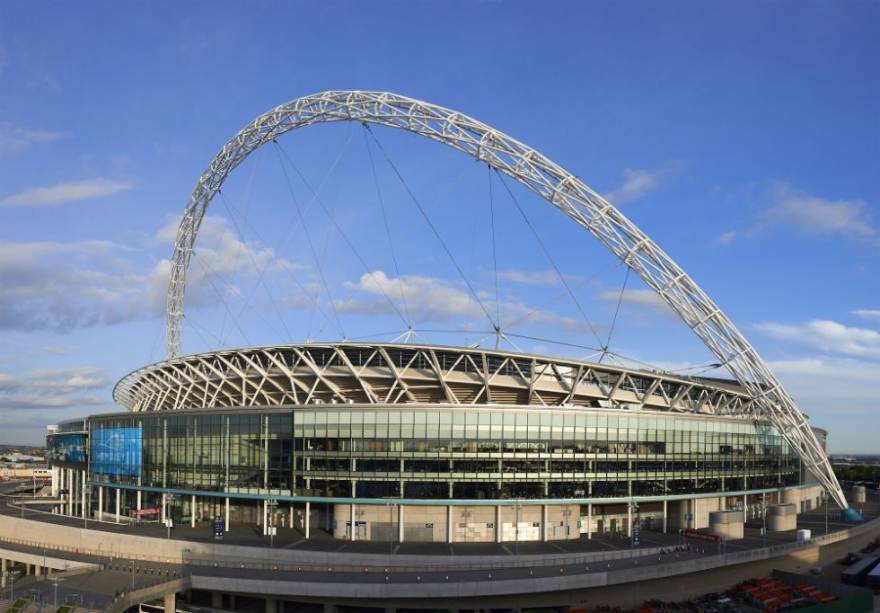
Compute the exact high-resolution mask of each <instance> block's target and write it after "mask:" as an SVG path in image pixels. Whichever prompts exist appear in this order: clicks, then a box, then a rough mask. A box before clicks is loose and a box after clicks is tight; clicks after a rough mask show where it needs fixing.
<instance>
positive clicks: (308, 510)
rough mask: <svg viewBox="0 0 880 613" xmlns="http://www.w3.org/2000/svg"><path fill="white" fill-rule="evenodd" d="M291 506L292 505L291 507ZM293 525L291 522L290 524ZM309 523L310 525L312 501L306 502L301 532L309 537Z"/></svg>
mask: <svg viewBox="0 0 880 613" xmlns="http://www.w3.org/2000/svg"><path fill="white" fill-rule="evenodd" d="M291 508H292V507H291ZM291 525H293V524H291ZM311 525H312V503H311V502H307V503H306V516H305V519H304V520H303V532H305V535H306V538H309V535H310V533H311Z"/></svg>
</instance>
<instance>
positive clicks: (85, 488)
mask: <svg viewBox="0 0 880 613" xmlns="http://www.w3.org/2000/svg"><path fill="white" fill-rule="evenodd" d="M80 476H81V477H82V478H81V481H82V486H81V487H80V488H79V493H80V511H81V513H80V515H81V516H82V517H83V518H85V517H86V516H87V515H88V512H89V509H88V507H87V501H86V492H87V491H88V489H89V486H88V485H87V483H86V482H87V481H88V478H87V477H88V475H86V471H84V470H83V471H81V472H80Z"/></svg>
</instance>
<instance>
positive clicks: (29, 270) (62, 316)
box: [0, 217, 297, 332]
mask: <svg viewBox="0 0 880 613" xmlns="http://www.w3.org/2000/svg"><path fill="white" fill-rule="evenodd" d="M159 236H160V237H163V236H164V229H163V230H162V231H160V233H159ZM164 248H167V245H163V249H164ZM196 254H197V257H196V258H193V261H192V263H191V265H190V274H189V276H188V279H187V299H186V304H187V306H188V307H193V306H205V305H208V306H213V305H215V304H216V303H217V300H218V298H217V296H216V294H215V293H214V289H215V288H217V290H218V291H223V292H226V296H228V295H229V294H230V293H234V292H237V291H239V288H237V286H236V282H237V281H242V280H246V279H253V278H255V277H256V276H257V274H258V270H265V271H266V273H267V274H281V273H285V272H289V271H291V270H294V269H295V268H297V265H296V264H295V263H293V262H290V261H288V260H285V259H284V258H281V257H278V255H277V254H276V253H275V251H274V250H273V249H271V248H268V247H263V246H261V245H259V244H257V243H250V242H248V243H244V242H242V241H240V240H239V239H238V238H237V237H236V235H235V234H234V233H233V232H232V230H231V229H230V228H229V226H228V224H227V222H225V221H224V220H223V219H221V218H214V217H206V218H205V222H204V224H203V231H202V232H201V233H200V235H199V240H198V245H197V249H196ZM138 256H140V257H138ZM143 259H144V258H143V254H139V253H138V252H136V251H134V250H133V249H132V248H131V247H128V246H122V245H119V244H116V243H112V242H109V241H76V242H69V243H61V242H51V241H43V242H22V243H2V242H0V330H19V331H31V330H51V331H56V332H67V331H70V330H73V329H76V328H84V327H92V326H101V325H112V324H116V323H122V322H126V321H131V320H135V319H143V318H147V317H158V316H161V315H163V314H164V313H165V294H166V291H167V287H168V278H169V274H170V271H171V262H170V261H169V260H167V259H162V260H159V261H158V262H155V263H153V264H149V265H144V263H143ZM255 262H256V264H257V267H255V266H254V263H255ZM267 282H271V281H270V280H269V279H268V278H267Z"/></svg>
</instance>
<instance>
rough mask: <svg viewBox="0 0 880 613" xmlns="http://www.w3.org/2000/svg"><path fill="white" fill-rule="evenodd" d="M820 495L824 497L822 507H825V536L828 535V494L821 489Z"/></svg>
mask: <svg viewBox="0 0 880 613" xmlns="http://www.w3.org/2000/svg"><path fill="white" fill-rule="evenodd" d="M819 495H820V496H821V497H822V506H823V507H825V534H828V492H826V491H825V490H824V489H821V490H819Z"/></svg>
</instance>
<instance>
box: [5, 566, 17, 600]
mask: <svg viewBox="0 0 880 613" xmlns="http://www.w3.org/2000/svg"><path fill="white" fill-rule="evenodd" d="M3 576H4V577H5V578H6V579H8V580H9V600H10V601H11V602H15V573H14V572H12V571H11V570H7V571H5V572H4V573H3Z"/></svg>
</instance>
